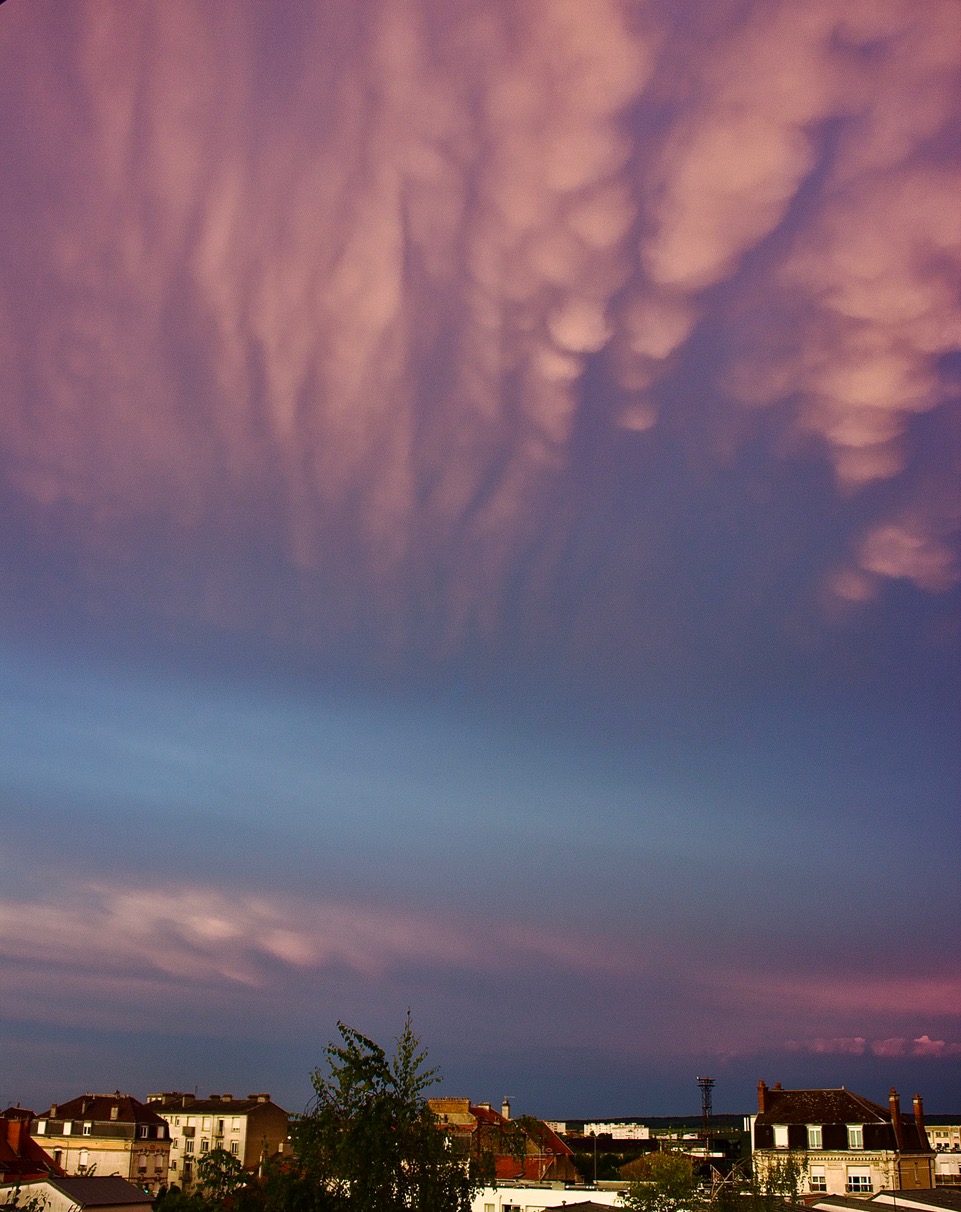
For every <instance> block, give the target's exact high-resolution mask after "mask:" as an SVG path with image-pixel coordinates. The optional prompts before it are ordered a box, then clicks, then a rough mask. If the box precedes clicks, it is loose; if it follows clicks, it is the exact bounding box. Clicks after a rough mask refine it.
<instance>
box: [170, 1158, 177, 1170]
mask: <svg viewBox="0 0 961 1212" xmlns="http://www.w3.org/2000/svg"><path fill="white" fill-rule="evenodd" d="M169 1168H170V1170H171V1171H173V1172H174V1173H176V1170H177V1162H176V1161H175V1160H171V1162H170V1167H169Z"/></svg>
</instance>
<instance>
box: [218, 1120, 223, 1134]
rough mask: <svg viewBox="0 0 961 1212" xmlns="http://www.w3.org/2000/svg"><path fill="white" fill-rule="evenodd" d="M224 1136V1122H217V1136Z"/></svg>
mask: <svg viewBox="0 0 961 1212" xmlns="http://www.w3.org/2000/svg"><path fill="white" fill-rule="evenodd" d="M223 1134H224V1121H223V1120H222V1119H218V1120H217V1135H218V1136H223Z"/></svg>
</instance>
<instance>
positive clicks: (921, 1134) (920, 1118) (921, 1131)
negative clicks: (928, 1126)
mask: <svg viewBox="0 0 961 1212" xmlns="http://www.w3.org/2000/svg"><path fill="white" fill-rule="evenodd" d="M914 1122H915V1124H916V1125H917V1128H918V1140H919V1142H920V1144H921V1148H922V1149H930V1148H931V1146H930V1145H929V1144H928V1134H927V1132H926V1130H925V1127H924V1102H923V1100H922V1098H921V1095H920V1094H915V1096H914Z"/></svg>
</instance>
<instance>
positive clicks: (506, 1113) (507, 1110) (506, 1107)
mask: <svg viewBox="0 0 961 1212" xmlns="http://www.w3.org/2000/svg"><path fill="white" fill-rule="evenodd" d="M501 1115H503V1117H504V1118H505V1119H510V1117H511V1100H510V1099H509V1098H507V1097H506V1096H505V1098H504V1101H503V1102H502V1103H501Z"/></svg>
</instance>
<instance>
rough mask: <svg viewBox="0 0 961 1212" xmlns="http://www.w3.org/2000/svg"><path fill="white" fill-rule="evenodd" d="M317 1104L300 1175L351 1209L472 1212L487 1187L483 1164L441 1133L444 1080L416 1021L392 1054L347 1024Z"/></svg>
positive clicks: (297, 1136)
mask: <svg viewBox="0 0 961 1212" xmlns="http://www.w3.org/2000/svg"><path fill="white" fill-rule="evenodd" d="M337 1026H338V1030H339V1032H340V1042H339V1043H330V1044H328V1045H327V1048H326V1049H325V1056H326V1062H327V1064H326V1070H321V1069H315V1070H314V1072H313V1073H312V1074H311V1082H312V1084H313V1087H314V1099H313V1102H312V1104H311V1106H310V1107H309V1108H308V1110H307V1112H306V1113H305V1114H304V1115H303V1116H302V1117H301V1118H300V1120H299V1121H297V1123H296V1124H295V1125H294V1130H293V1134H292V1135H293V1141H294V1148H295V1151H296V1153H297V1157H298V1169H299V1175H300V1177H301V1178H303V1179H304V1180H306V1181H307V1182H308V1183H309V1185H310V1186H311V1187H314V1188H315V1189H320V1190H322V1191H323V1193H324V1195H325V1197H326V1198H327V1200H328V1202H327V1203H326V1205H325V1206H326V1207H329V1208H332V1209H343V1210H344V1212H469V1209H470V1205H471V1200H472V1198H473V1196H474V1194H475V1193H476V1191H477V1189H478V1187H479V1185H480V1184H479V1177H480V1175H479V1169H478V1167H477V1164H476V1162H475V1161H474V1160H472V1159H470V1158H464V1157H462V1156H459V1155H458V1154H457V1153H456V1152H455V1151H454V1150H453V1149H452V1147H451V1144H450V1141H449V1138H448V1137H447V1135H446V1134H445V1133H444V1132H442V1131H441V1130H440V1128H439V1127H438V1123H437V1118H436V1116H435V1115H434V1113H433V1112H432V1111H431V1109H430V1107H429V1106H428V1104H427V1099H426V1097H425V1091H426V1090H428V1089H429V1088H430V1087H431V1086H432V1085H433V1084H434V1083H435V1082H436V1081H437V1080H438V1078H437V1070H436V1069H432V1068H429V1067H428V1066H427V1053H426V1050H425V1049H424V1048H422V1047H421V1045H420V1042H419V1041H418V1039H417V1037H416V1036H415V1035H414V1032H413V1029H412V1027H411V1021H410V1015H409V1014H408V1016H407V1019H406V1021H405V1023H404V1030H403V1032H402V1033H401V1035H400V1038H399V1039H398V1040H397V1047H396V1050H395V1051H394V1054H393V1056H391V1057H388V1056H387V1054H386V1053H385V1052H384V1050H383V1048H381V1047H380V1046H379V1045H378V1044H376V1043H374V1041H373V1040H371V1039H368V1038H367V1037H366V1036H365V1035H361V1033H360V1032H359V1031H355V1030H354V1029H353V1028H352V1027H348V1026H346V1024H344V1023H338V1024H337Z"/></svg>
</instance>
